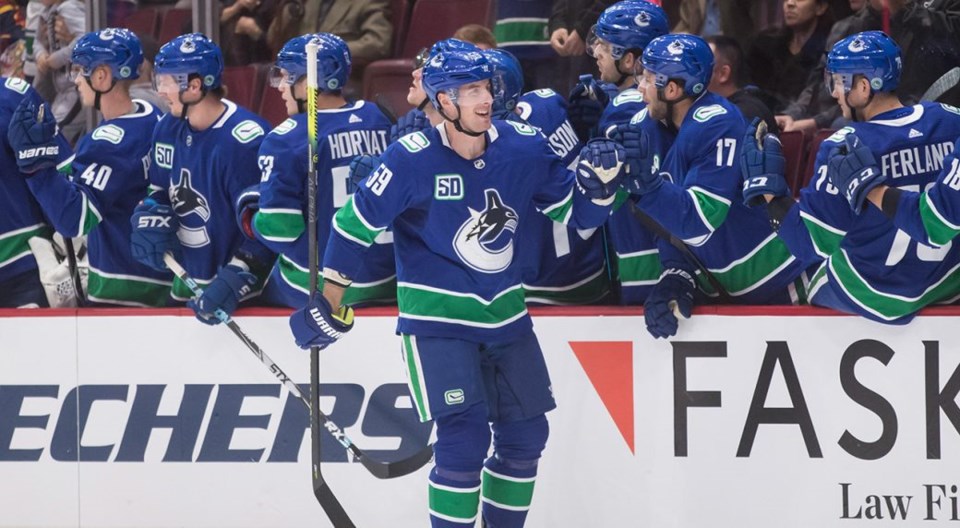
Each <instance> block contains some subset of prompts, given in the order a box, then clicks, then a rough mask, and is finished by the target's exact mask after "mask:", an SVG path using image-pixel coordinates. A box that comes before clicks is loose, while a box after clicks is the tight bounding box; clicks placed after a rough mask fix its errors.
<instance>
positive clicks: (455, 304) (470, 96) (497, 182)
mask: <svg viewBox="0 0 960 528" xmlns="http://www.w3.org/2000/svg"><path fill="white" fill-rule="evenodd" d="M492 70H493V69H492V67H491V65H490V64H489V63H488V61H487V60H486V59H485V58H484V56H483V55H482V54H481V53H478V52H464V51H456V50H452V51H447V52H441V53H439V54H437V55H434V56H433V57H431V59H430V60H429V62H428V63H427V64H426V66H425V67H424V72H423V86H424V88H425V89H426V90H427V93H428V94H429V96H430V99H431V101H432V103H433V105H434V106H435V107H436V108H437V110H438V111H439V112H440V114H441V115H442V116H443V117H444V119H445V121H444V123H443V124H442V125H441V126H439V127H437V128H435V129H430V130H427V131H425V132H419V133H414V134H410V135H407V136H404V137H403V138H401V139H400V140H399V141H398V142H397V143H395V144H393V145H391V146H390V147H389V148H388V149H387V151H386V153H384V155H383V159H382V164H381V165H380V166H379V167H378V168H377V170H376V171H374V172H373V173H372V174H371V175H370V176H369V177H368V178H367V179H366V181H365V182H364V185H363V186H361V187H360V189H359V190H358V191H357V192H356V193H355V194H354V195H353V196H352V197H351V198H350V199H349V200H348V201H347V204H346V205H345V206H344V207H343V208H341V209H340V210H339V211H338V212H337V214H336V216H335V217H334V227H333V233H332V234H331V236H330V239H329V241H328V243H327V248H326V251H325V253H324V263H323V265H324V271H323V273H324V276H325V278H326V282H325V283H324V291H323V294H322V295H320V294H318V295H316V296H315V297H314V298H312V299H311V301H310V303H309V304H308V305H307V306H306V307H304V308H303V309H301V310H298V311H296V312H294V314H293V315H292V316H291V318H290V325H291V329H292V330H293V333H294V336H295V337H296V341H297V344H298V345H300V346H301V347H309V346H320V347H325V346H328V345H330V344H331V343H333V342H335V341H336V340H337V339H339V338H340V337H341V336H342V335H343V334H344V333H345V332H347V331H349V330H350V329H351V328H352V326H353V311H352V309H351V308H349V307H348V306H345V305H342V304H341V299H342V296H343V292H344V288H345V287H346V286H348V285H349V282H350V277H352V276H353V275H354V273H355V270H356V269H357V268H358V267H359V266H360V264H361V262H362V259H363V252H364V251H365V249H366V248H368V247H369V246H370V245H371V243H372V242H373V240H374V239H375V238H376V236H377V235H378V234H379V233H380V232H381V231H382V230H383V229H385V228H386V226H392V227H393V230H394V239H395V243H396V252H397V280H398V292H397V298H398V303H399V309H400V317H399V322H398V328H397V331H398V333H399V334H401V336H402V343H403V352H404V356H405V359H406V363H407V367H408V369H409V373H410V378H409V379H410V389H411V394H412V397H413V401H414V402H415V407H416V409H417V411H418V413H419V415H420V418H421V420H424V421H426V420H430V419H434V420H435V421H436V425H437V442H436V444H435V447H434V449H435V453H436V458H435V461H436V465H435V467H434V468H433V470H432V471H431V473H430V485H429V495H430V523H431V526H433V527H435V528H436V527H464V528H466V527H468V526H474V525H475V524H476V520H477V517H478V515H479V514H480V501H481V496H482V497H483V513H482V516H483V519H484V520H485V522H486V523H487V524H488V525H490V526H497V527H501V528H514V527H521V526H523V524H524V520H525V518H526V514H527V510H528V509H529V507H530V501H531V498H532V493H533V486H534V482H535V477H536V473H537V461H538V459H539V458H540V454H541V452H542V450H543V448H544V446H545V444H546V440H547V436H548V427H547V419H546V416H545V413H546V412H547V411H549V410H551V409H553V408H554V407H555V404H554V400H553V396H552V395H551V392H550V380H549V376H548V374H547V369H546V364H545V362H544V359H543V354H542V352H541V350H540V346H539V344H538V343H537V339H536V336H535V335H534V334H533V330H532V324H531V320H530V317H529V315H528V314H527V310H526V307H525V305H524V295H523V288H522V286H521V284H520V282H521V276H520V264H519V263H518V262H517V261H516V259H515V256H514V255H515V252H516V251H517V249H516V244H517V235H518V234H519V233H520V232H522V230H523V229H526V226H527V224H526V218H525V217H526V215H527V214H528V213H529V212H530V211H531V209H530V204H531V203H533V204H535V205H536V207H537V208H538V209H539V210H541V211H543V212H544V214H547V215H548V216H550V217H551V218H553V219H554V220H557V221H562V222H566V223H569V224H571V225H574V226H578V227H583V228H589V227H596V226H598V225H600V224H601V223H602V222H603V221H604V220H605V219H606V217H607V214H608V212H609V204H610V203H611V202H612V200H613V194H614V192H615V191H616V188H617V187H618V186H619V183H620V181H621V179H622V175H621V173H622V163H621V159H622V158H621V156H622V155H623V151H622V148H620V147H619V145H617V144H615V143H613V142H610V141H607V140H597V141H594V142H591V143H590V144H588V145H587V146H586V147H585V148H584V149H583V151H582V152H581V155H580V158H581V161H580V163H579V165H578V168H577V172H576V174H574V173H573V172H570V171H568V170H567V168H566V167H564V165H563V162H562V161H561V160H560V158H558V157H557V156H556V155H555V154H554V153H553V152H552V151H551V150H550V148H549V147H548V145H547V142H546V141H545V140H544V138H543V136H542V135H541V134H539V133H538V132H537V131H536V130H535V129H533V128H531V127H529V126H527V125H524V124H520V123H514V122H510V121H492V120H491V115H490V114H491V107H492V103H493V101H494V98H493V96H492V95H491V82H490V79H491V77H492V75H493V71H492ZM494 373H496V374H494ZM491 422H492V430H493V446H494V455H493V456H492V457H490V458H487V452H488V450H489V447H490V442H491ZM485 459H486V461H485ZM481 474H482V476H481ZM481 481H482V482H483V486H482V491H481Z"/></svg>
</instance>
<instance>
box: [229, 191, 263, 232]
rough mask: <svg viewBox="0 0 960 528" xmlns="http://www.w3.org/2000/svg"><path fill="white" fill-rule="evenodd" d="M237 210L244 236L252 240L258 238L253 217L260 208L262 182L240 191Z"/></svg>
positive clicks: (238, 223)
mask: <svg viewBox="0 0 960 528" xmlns="http://www.w3.org/2000/svg"><path fill="white" fill-rule="evenodd" d="M235 210H236V211H237V227H239V228H240V232H242V233H243V236H245V237H247V238H249V239H250V240H256V239H257V235H256V232H255V231H254V229H253V217H254V215H256V214H257V211H259V210H260V184H259V183H258V184H256V185H251V186H250V187H247V188H246V189H244V190H243V192H241V193H240V196H238V197H237V203H236V206H235Z"/></svg>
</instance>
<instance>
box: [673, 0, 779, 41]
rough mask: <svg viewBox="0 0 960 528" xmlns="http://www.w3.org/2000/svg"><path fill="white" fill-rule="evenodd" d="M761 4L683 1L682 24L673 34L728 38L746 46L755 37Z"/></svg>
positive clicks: (746, 0) (727, 0)
mask: <svg viewBox="0 0 960 528" xmlns="http://www.w3.org/2000/svg"><path fill="white" fill-rule="evenodd" d="M759 3H760V2H753V1H751V0H723V1H721V0H680V9H679V13H678V16H679V17H680V21H679V22H677V24H676V25H675V26H674V27H673V31H672V32H673V33H690V34H691V35H701V36H708V35H726V36H728V37H733V38H735V39H737V42H739V43H740V46H741V47H742V48H743V47H746V45H747V39H748V38H749V37H750V36H751V35H753V34H754V28H755V26H756V23H755V22H754V16H753V11H754V8H755V7H757V4H759Z"/></svg>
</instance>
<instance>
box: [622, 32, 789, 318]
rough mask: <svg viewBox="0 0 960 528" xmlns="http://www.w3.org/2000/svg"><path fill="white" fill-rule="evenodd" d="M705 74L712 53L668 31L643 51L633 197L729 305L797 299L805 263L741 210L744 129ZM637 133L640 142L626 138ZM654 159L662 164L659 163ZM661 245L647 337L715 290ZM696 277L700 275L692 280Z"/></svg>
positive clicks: (761, 218)
mask: <svg viewBox="0 0 960 528" xmlns="http://www.w3.org/2000/svg"><path fill="white" fill-rule="evenodd" d="M712 72H713V53H712V52H711V51H710V46H708V45H707V43H706V42H705V41H704V40H703V39H701V38H700V37H696V36H692V35H666V36H663V37H659V38H657V39H654V40H653V41H652V42H650V44H649V45H648V46H647V47H646V49H645V50H644V52H643V68H642V73H640V71H638V75H642V77H641V78H640V79H639V81H640V88H641V90H642V91H643V98H644V101H645V102H646V103H647V108H646V110H645V111H644V112H641V113H640V114H638V115H637V118H636V119H635V121H636V126H634V127H631V128H630V129H628V130H625V131H624V134H625V138H626V139H625V140H624V144H625V146H627V147H628V148H627V155H628V158H632V159H633V160H636V163H637V164H638V165H639V167H640V168H639V170H638V171H637V173H638V176H637V177H636V178H631V179H630V182H629V183H630V188H631V191H632V192H633V193H635V194H637V195H639V197H638V198H637V199H636V203H637V206H638V207H639V208H640V209H642V210H643V212H645V213H646V214H648V215H650V216H651V217H653V219H655V220H656V221H657V222H659V223H660V224H661V225H662V226H663V227H664V228H665V229H666V230H667V231H669V232H670V234H672V235H673V236H674V237H676V238H678V239H680V241H682V242H683V243H684V244H685V245H686V247H688V248H689V251H690V253H692V254H693V255H694V256H695V257H696V260H697V261H699V263H700V265H701V266H702V267H703V268H704V269H705V270H707V271H708V272H709V273H710V275H711V276H712V277H714V279H715V281H716V283H717V284H718V286H719V287H722V288H723V289H724V290H725V291H726V293H727V294H728V296H729V299H727V300H728V301H729V302H735V303H742V304H790V303H794V304H795V303H798V302H803V301H804V295H803V284H802V282H801V281H800V280H799V279H798V277H799V276H800V275H801V272H802V270H803V267H802V266H803V264H802V262H801V261H800V260H799V259H797V258H795V257H794V256H793V255H791V254H790V252H789V251H788V250H787V248H786V246H785V245H784V243H783V242H782V241H781V240H780V239H779V238H777V235H776V233H775V232H774V231H773V230H772V229H771V228H770V225H769V223H768V221H767V218H766V217H765V215H764V214H763V213H762V212H761V211H757V210H756V209H751V208H749V207H747V206H745V205H744V204H743V197H742V196H741V185H740V182H741V176H740V167H739V165H740V160H739V156H737V151H738V145H737V144H738V143H739V142H740V141H741V139H742V138H743V133H744V129H745V128H746V123H744V120H743V116H742V115H741V113H740V110H739V109H738V108H737V107H736V106H735V105H733V104H732V103H730V102H728V101H727V99H726V98H724V97H721V96H719V95H716V94H714V93H711V92H708V91H707V86H708V85H709V84H710V76H711V74H712ZM659 120H664V121H665V122H666V123H667V126H668V127H673V128H675V129H676V130H677V135H676V139H675V140H674V141H673V144H672V146H670V147H669V149H667V150H666V151H662V150H659V149H658V147H657V145H658V143H657V142H656V141H655V139H656V137H655V136H656V134H658V133H662V132H661V127H659V126H658V124H657V123H656V122H657V121H659ZM638 129H642V131H643V132H642V133H641V134H640V135H641V136H642V137H641V138H636V137H633V136H630V134H633V133H636V132H637V130H638ZM645 147H646V148H645ZM657 158H659V159H662V160H663V161H662V162H660V163H659V165H658V164H657V163H656V161H655V160H656V159H657ZM658 166H659V169H658V170H657V167H658ZM659 249H660V262H661V263H662V265H663V270H664V271H663V273H662V275H661V276H660V280H659V282H658V283H657V285H656V286H655V287H654V289H653V291H652V292H651V293H650V296H649V297H647V300H646V303H645V304H644V316H645V318H646V323H647V329H648V330H649V331H650V332H651V334H653V335H654V336H656V337H666V336H669V335H672V334H673V333H674V332H675V331H676V330H677V326H678V321H677V318H676V316H675V315H674V313H673V310H672V309H671V308H670V306H671V303H672V302H677V304H678V307H679V309H680V312H681V313H682V314H683V315H687V316H688V315H689V313H690V310H691V308H692V306H693V302H694V296H695V292H698V291H699V292H700V293H702V294H706V295H707V296H713V297H716V296H717V294H718V292H717V291H716V288H714V286H713V285H712V284H711V283H710V282H709V280H708V279H707V278H706V277H705V273H703V272H702V270H699V269H696V268H695V267H694V266H693V265H691V261H692V260H693V259H688V258H685V257H684V255H683V253H682V251H681V249H678V247H677V246H674V245H672V244H670V243H669V242H667V241H664V240H662V239H661V240H660V242H659ZM696 272H701V273H700V274H699V276H697V278H696V280H695V279H694V275H695V273H696ZM698 285H699V290H698V287H697V286H698Z"/></svg>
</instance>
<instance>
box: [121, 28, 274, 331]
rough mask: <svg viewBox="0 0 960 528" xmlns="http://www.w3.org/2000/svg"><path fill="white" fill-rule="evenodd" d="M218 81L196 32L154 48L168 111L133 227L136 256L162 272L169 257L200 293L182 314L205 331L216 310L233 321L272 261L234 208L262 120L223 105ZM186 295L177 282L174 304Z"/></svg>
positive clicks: (216, 56) (254, 177)
mask: <svg viewBox="0 0 960 528" xmlns="http://www.w3.org/2000/svg"><path fill="white" fill-rule="evenodd" d="M222 73H223V56H222V55H221V53H220V48H219V47H218V46H217V45H216V44H214V43H213V42H212V41H211V40H210V39H208V38H207V37H206V36H204V35H202V34H200V33H191V34H189V35H181V36H179V37H176V38H174V39H173V40H171V41H170V42H168V43H166V44H164V45H163V47H161V48H160V51H159V52H158V53H157V56H156V58H155V59H154V82H155V85H156V89H157V93H158V94H159V95H160V97H162V98H163V99H164V100H166V101H167V104H169V105H170V113H169V114H167V115H165V116H164V117H163V118H162V119H161V120H160V122H159V123H157V126H156V128H155V129H154V134H153V163H152V164H151V166H150V195H149V196H148V197H147V199H146V200H144V202H143V204H141V205H139V206H137V209H136V210H135V212H134V214H133V217H131V219H130V221H131V223H132V225H133V233H132V235H131V245H132V249H133V254H134V256H135V257H136V258H137V259H139V260H140V261H141V262H143V263H144V264H147V265H149V266H151V267H153V268H155V269H159V270H162V269H166V265H165V264H164V262H163V255H164V253H165V252H168V251H169V252H171V253H173V254H174V255H175V256H176V257H177V260H179V261H180V264H181V265H182V266H183V267H184V269H186V271H187V273H188V274H189V275H190V276H191V277H193V278H194V279H195V280H196V281H197V282H198V283H200V284H201V285H202V286H203V287H204V292H203V295H202V296H200V298H199V299H195V300H191V301H190V302H189V303H188V306H190V307H191V308H193V310H194V311H195V312H196V314H197V318H198V319H199V320H200V321H202V322H205V323H208V324H217V323H219V320H218V319H217V318H216V317H215V316H214V312H215V311H216V310H217V309H221V310H223V311H224V312H226V313H227V315H229V314H231V313H233V311H234V310H235V309H236V307H237V304H238V303H239V302H240V300H241V299H243V298H246V297H249V296H250V295H251V294H252V292H255V291H257V290H258V285H259V284H261V281H262V279H263V278H264V277H265V276H266V275H267V273H268V272H269V270H270V267H271V266H272V265H273V259H274V257H273V254H272V253H270V251H269V250H268V249H267V248H265V247H264V246H263V245H262V244H260V243H259V242H255V241H252V240H248V239H247V238H246V237H244V235H243V233H241V232H240V228H239V227H238V226H237V221H236V218H237V213H236V211H235V210H234V206H235V203H236V201H237V198H238V197H239V196H240V193H241V192H242V191H243V190H244V189H246V188H247V187H249V186H251V185H253V184H255V183H257V182H258V181H260V170H259V169H258V167H257V150H258V149H259V148H260V142H261V141H263V136H264V129H265V127H266V122H265V121H264V120H263V119H262V118H260V117H259V116H257V115H255V114H253V113H252V112H250V111H249V110H247V109H245V108H242V107H239V106H237V105H236V103H234V102H232V101H229V100H227V99H224V98H223V88H222V87H221V85H220V79H221V75H222ZM190 297H191V292H190V289H189V288H188V287H187V286H186V285H185V284H184V283H183V282H181V281H180V280H179V279H177V280H175V281H174V283H173V289H172V292H171V298H172V299H173V301H174V302H181V303H182V302H184V301H187V300H188V299H190Z"/></svg>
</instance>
